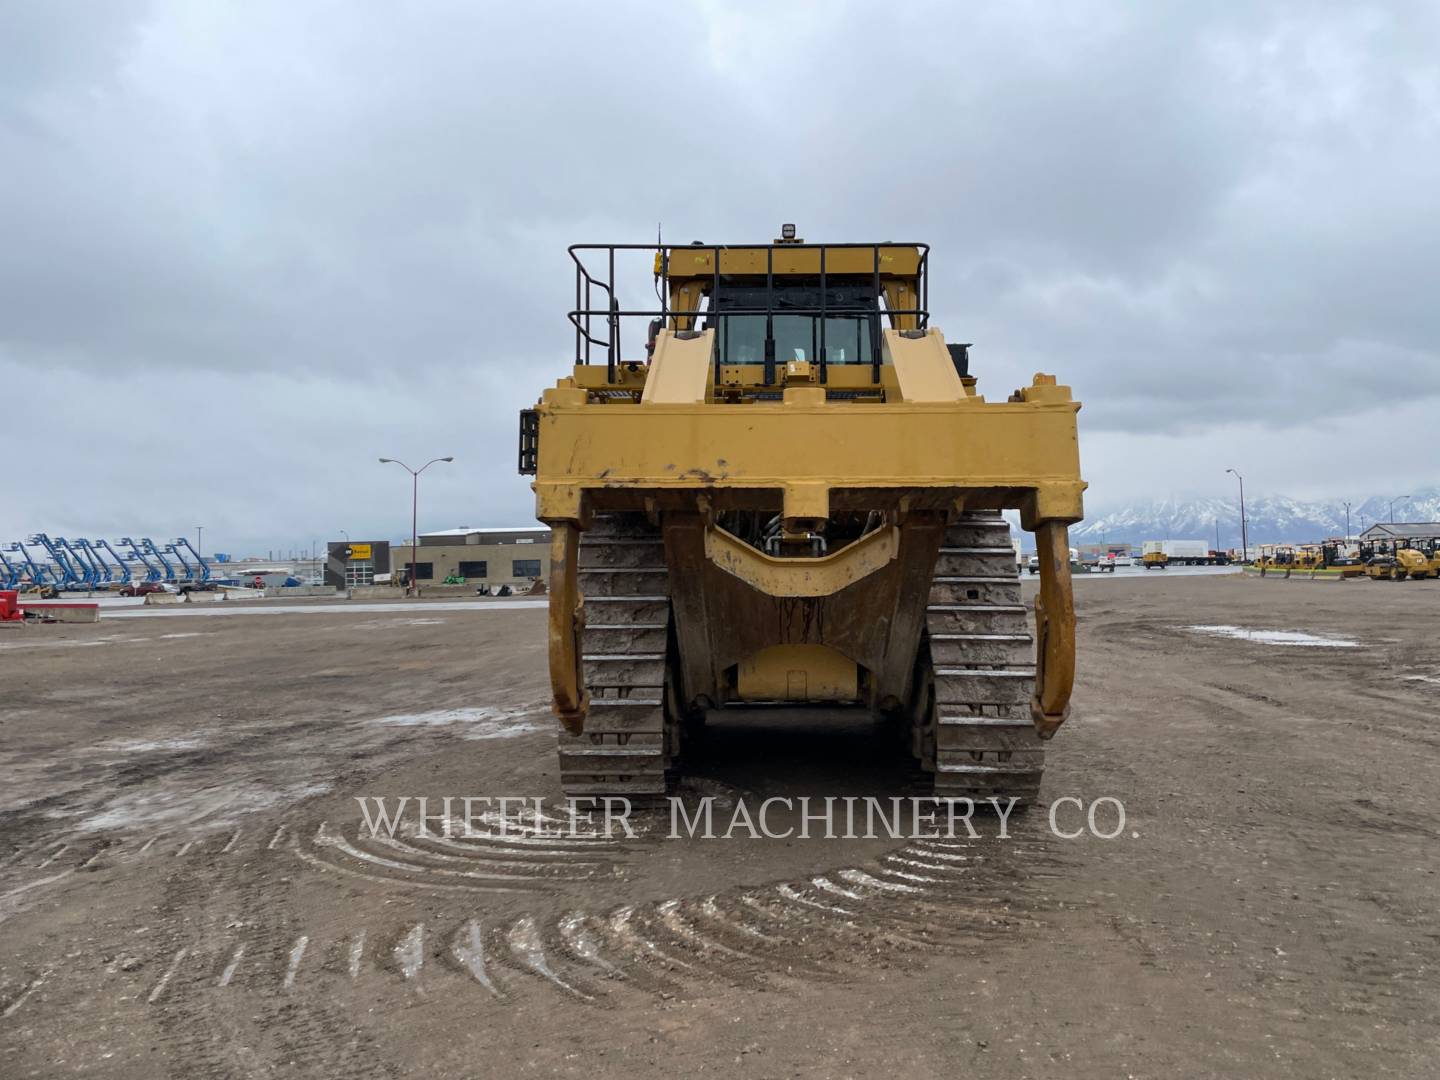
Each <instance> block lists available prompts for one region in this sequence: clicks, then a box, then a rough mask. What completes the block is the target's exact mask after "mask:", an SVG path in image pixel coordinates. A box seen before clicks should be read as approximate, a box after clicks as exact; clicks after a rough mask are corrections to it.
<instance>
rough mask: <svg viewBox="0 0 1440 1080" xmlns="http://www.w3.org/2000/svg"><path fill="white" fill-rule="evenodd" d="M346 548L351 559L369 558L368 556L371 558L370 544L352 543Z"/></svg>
mask: <svg viewBox="0 0 1440 1080" xmlns="http://www.w3.org/2000/svg"><path fill="white" fill-rule="evenodd" d="M346 550H347V551H348V552H349V555H350V558H351V559H368V558H370V545H369V544H351V545H350V546H349V547H348V548H347V549H346Z"/></svg>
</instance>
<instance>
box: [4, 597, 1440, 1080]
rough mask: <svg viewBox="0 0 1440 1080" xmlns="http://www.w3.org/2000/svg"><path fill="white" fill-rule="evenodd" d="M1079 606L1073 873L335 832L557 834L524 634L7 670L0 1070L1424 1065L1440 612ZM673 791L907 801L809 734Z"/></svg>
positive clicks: (782, 735)
mask: <svg viewBox="0 0 1440 1080" xmlns="http://www.w3.org/2000/svg"><path fill="white" fill-rule="evenodd" d="M1031 589H1033V586H1032V585H1030V584H1029V583H1027V592H1028V591H1030V590H1031ZM1076 591H1077V594H1078V596H1077V603H1078V609H1079V615H1080V630H1081V639H1080V645H1081V660H1082V665H1081V670H1080V681H1079V686H1078V689H1077V693H1076V697H1075V708H1074V717H1073V719H1072V720H1071V721H1070V723H1069V725H1068V726H1067V727H1066V728H1065V729H1064V730H1063V731H1062V732H1061V733H1060V735H1059V736H1058V737H1057V738H1056V740H1055V741H1054V742H1053V743H1052V744H1051V748H1050V754H1051V757H1050V765H1049V770H1048V772H1047V775H1046V781H1045V790H1044V797H1045V802H1046V803H1049V802H1050V801H1053V800H1057V799H1061V798H1064V797H1073V798H1074V799H1078V800H1082V801H1083V803H1084V804H1086V805H1089V804H1090V803H1092V802H1093V800H1095V799H1097V798H1101V797H1105V796H1109V797H1113V798H1115V799H1119V800H1121V801H1123V804H1124V808H1125V813H1126V823H1125V828H1124V830H1123V832H1122V833H1121V835H1119V836H1118V837H1116V838H1114V839H1109V840H1102V839H1098V838H1095V837H1093V836H1082V837H1080V838H1077V839H1062V838H1060V837H1059V836H1057V835H1055V834H1054V833H1053V832H1052V830H1051V828H1050V823H1049V820H1048V813H1047V808H1046V806H1045V805H1042V806H1040V807H1037V808H1035V809H1032V810H1031V811H1030V812H1028V813H1027V814H1025V815H1024V817H1023V819H1016V818H1012V819H1011V821H1010V822H1009V837H1008V838H1005V839H1001V838H999V837H998V836H996V835H995V834H996V832H997V831H998V823H997V822H996V821H995V819H994V818H993V817H991V818H988V819H985V820H979V819H977V826H978V828H979V829H980V830H981V832H982V833H983V835H982V836H981V838H979V839H975V840H971V839H968V838H961V839H957V840H911V839H888V838H881V839H853V840H844V839H839V840H833V839H832V840H826V839H820V838H815V839H809V840H802V839H798V838H790V839H774V840H771V839H751V838H749V837H748V836H744V835H736V836H733V837H732V838H731V839H729V840H726V839H721V838H717V839H712V840H700V839H668V838H666V837H665V836H664V835H663V834H664V832H665V830H666V828H668V821H658V822H650V823H649V824H648V826H647V824H646V822H645V821H641V822H639V824H640V825H641V826H646V827H643V828H641V829H640V835H639V836H638V837H637V838H636V839H633V840H630V839H622V838H615V839H607V838H605V837H604V836H601V835H593V834H586V835H581V836H569V837H557V836H554V835H550V834H548V833H544V832H540V831H534V830H532V831H530V832H522V833H520V834H518V835H516V834H515V833H513V832H506V833H504V834H502V832H501V830H500V829H499V826H498V824H497V823H496V822H495V821H493V820H489V821H488V823H482V827H481V828H480V830H479V832H478V833H477V834H476V835H473V836H468V837H464V838H461V839H453V838H452V839H448V840H447V839H444V838H433V839H427V838H424V837H417V836H414V835H409V834H406V833H404V832H403V831H402V832H400V833H397V834H396V836H395V837H393V838H391V837H388V836H384V835H382V836H380V837H378V838H377V837H371V836H369V835H368V834H364V833H363V830H362V829H361V817H360V812H359V808H358V804H357V803H356V797H357V796H363V797H376V796H387V797H398V796H401V795H412V796H419V795H426V796H429V797H430V798H431V799H432V800H438V799H439V798H441V797H443V796H445V795H451V796H456V797H461V796H474V797H483V796H499V795H507V796H526V795H528V796H534V795H543V796H547V797H550V798H558V790H557V788H556V770H555V767H554V764H553V760H552V755H553V738H552V735H551V730H552V729H551V721H550V719H549V717H548V715H547V713H546V711H545V705H544V702H545V698H546V690H545V682H546V680H545V672H544V665H545V648H544V613H543V611H541V610H538V609H537V608H535V607H531V606H520V605H512V606H509V607H505V606H502V605H499V604H496V605H491V606H488V607H485V608H479V609H470V610H456V609H454V608H452V607H445V608H441V607H436V606H435V605H427V604H426V603H424V602H419V603H416V604H411V605H397V607H396V608H395V609H394V610H393V611H381V612H376V611H356V612H352V613H331V612H324V613H322V612H319V611H314V612H304V613H291V614H276V615H267V616H258V615H255V616H243V617H242V616H236V615H227V616H218V615H217V616H208V617H207V616H204V615H201V614H185V615H175V616H169V615H167V616H163V617H145V618H118V617H117V618H107V619H106V620H104V621H103V622H102V623H100V624H99V625H97V626H73V627H64V626H50V627H38V628H28V629H25V630H15V631H5V632H4V633H0V686H3V694H4V706H3V709H0V1076H3V1077H6V1078H11V1077H15V1078H19V1077H51V1076H72V1075H96V1076H119V1077H136V1078H147V1080H148V1078H152V1077H156V1076H173V1077H185V1078H195V1077H231V1076H234V1077H254V1076H267V1077H268V1076H304V1077H312V1076H313V1077H372V1076H373V1077H410V1076H414V1077H422V1076H423V1077H486V1076H576V1077H587V1078H590V1077H597V1076H599V1077H607V1076H625V1077H652V1076H653V1077H676V1076H687V1077H688V1076H696V1075H720V1076H733V1077H843V1076H879V1075H904V1076H906V1077H929V1076H942V1075H943V1076H972V1077H1026V1076H1033V1077H1051V1076H1053V1077H1067V1078H1074V1077H1117V1076H1118V1077H1124V1076H1134V1077H1199V1076H1224V1077H1237V1076H1262V1075H1263V1076H1274V1077H1305V1078H1310V1077H1362V1076H1363V1077H1392V1076H1393V1077H1432V1076H1435V1075H1437V1073H1440V1017H1437V1010H1436V1002H1437V1000H1440V920H1437V916H1436V909H1437V899H1440V878H1437V866H1440V860H1437V859H1436V841H1437V834H1440V798H1437V792H1440V645H1437V639H1436V625H1437V623H1436V615H1437V613H1440V583H1437V582H1418V583H1416V582H1407V583H1371V582H1347V583H1338V584H1337V583H1329V582H1304V581H1288V582H1287V581H1257V580H1244V579H1241V578H1239V577H1237V576H1212V577H1201V576H1182V575H1172V576H1170V577H1168V578H1161V577H1160V576H1159V575H1156V576H1155V577H1153V578H1129V579H1115V580H1108V579H1099V580H1086V579H1082V580H1080V581H1078V582H1077V585H1076ZM1197 625H1203V626H1235V627H1241V628H1246V629H1252V630H1280V631H1301V632H1305V633H1308V634H1312V635H1318V636H1321V637H1323V638H1326V639H1344V640H1348V641H1353V642H1355V643H1357V645H1358V647H1354V648H1338V647H1321V646H1315V645H1309V646H1305V645H1301V646H1296V645H1278V644H1270V643H1267V642H1265V641H1263V640H1254V639H1242V638H1235V637H1229V636H1224V633H1223V632H1208V633H1207V632H1197V631H1195V630H1192V629H1188V628H1189V627H1192V626H1197ZM697 768H698V769H699V772H700V775H699V777H698V778H697V779H696V780H694V781H692V782H690V783H688V785H687V791H688V792H689V795H690V797H691V800H692V804H694V800H695V799H696V798H698V797H699V796H700V795H704V794H714V795H718V796H719V799H718V801H717V803H716V804H715V805H716V806H718V807H721V808H725V807H730V806H733V805H734V800H735V799H736V798H737V797H739V798H743V799H744V800H745V801H746V803H747V805H750V806H751V807H752V808H753V807H754V806H755V805H756V804H757V803H758V800H759V799H763V798H764V797H766V796H770V795H781V796H791V797H794V796H799V795H812V796H820V795H825V794H833V795H842V796H843V795H866V794H871V795H879V796H892V795H907V794H910V793H912V792H913V791H914V777H913V774H912V773H911V772H910V770H909V768H908V767H907V765H906V763H905V762H904V761H903V760H902V759H900V758H898V757H897V756H896V753H895V751H894V750H893V749H892V748H891V747H890V746H889V744H888V743H886V742H884V741H882V739H881V738H880V736H879V735H878V734H877V733H876V732H875V731H873V730H872V729H871V727H870V725H869V724H868V723H867V722H865V721H863V720H861V719H858V718H856V717H854V716H851V715H844V714H824V713H804V714H798V715H791V716H787V715H784V714H780V715H776V714H767V713H758V714H746V715H744V716H741V717H739V718H735V719H727V718H717V719H715V720H713V721H712V724H711V730H710V734H709V738H708V742H707V745H706V747H705V755H704V757H703V758H702V760H701V761H700V762H699V763H698V765H697ZM783 816H784V815H782V818H783ZM727 820H728V818H727ZM1057 822H1058V824H1059V826H1060V827H1061V828H1062V829H1063V830H1065V831H1067V832H1068V831H1071V830H1074V829H1076V828H1077V827H1078V826H1079V825H1082V824H1083V823H1084V816H1083V814H1081V813H1079V812H1078V811H1077V810H1076V806H1075V804H1074V803H1064V804H1061V805H1060V806H1059V808H1058V810H1057ZM1115 823H1116V822H1115V816H1114V807H1113V805H1112V804H1103V805H1102V806H1101V808H1100V810H1099V811H1098V812H1097V824H1098V826H1099V827H1100V829H1101V830H1103V831H1107V832H1108V831H1110V830H1111V829H1112V828H1113V826H1114V825H1115Z"/></svg>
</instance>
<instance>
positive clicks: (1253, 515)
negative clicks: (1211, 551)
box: [1070, 488, 1440, 548]
mask: <svg viewBox="0 0 1440 1080" xmlns="http://www.w3.org/2000/svg"><path fill="white" fill-rule="evenodd" d="M1389 520H1390V503H1389V501H1388V500H1387V499H1382V498H1378V497H1376V498H1370V499H1366V500H1364V501H1361V502H1357V501H1354V500H1352V501H1351V503H1350V533H1351V535H1358V534H1359V533H1360V532H1361V530H1362V529H1365V528H1367V527H1369V526H1371V525H1373V524H1375V523H1376V522H1377V521H1389ZM1395 520H1396V521H1440V488H1426V489H1424V490H1418V491H1416V492H1415V493H1414V494H1413V495H1412V496H1411V498H1409V499H1406V500H1403V501H1398V502H1396V503H1395ZM1217 522H1218V524H1219V528H1220V547H1221V548H1232V547H1233V548H1238V547H1239V546H1240V500H1239V498H1238V497H1236V498H1229V499H1191V500H1188V501H1184V502H1177V501H1172V500H1168V499H1166V500H1159V501H1146V502H1135V503H1130V504H1129V505H1126V506H1120V507H1114V508H1111V509H1109V510H1108V511H1092V512H1091V513H1090V515H1089V516H1088V517H1086V519H1085V520H1084V521H1083V522H1081V523H1080V524H1079V525H1076V526H1074V527H1073V528H1072V529H1071V530H1070V542H1071V543H1072V544H1099V543H1102V542H1105V543H1125V544H1137V545H1138V544H1140V543H1142V542H1144V541H1146V540H1206V541H1208V542H1209V544H1210V546H1211V547H1214V546H1215V528H1216V524H1217ZM1245 522H1246V526H1247V530H1248V533H1249V539H1250V543H1251V544H1300V543H1307V542H1311V541H1316V540H1323V539H1325V538H1326V537H1330V536H1343V535H1345V502H1344V500H1343V499H1328V500H1325V501H1321V502H1304V501H1302V500H1300V499H1291V498H1287V497H1286V496H1284V495H1263V494H1260V493H1256V494H1254V495H1251V494H1249V493H1247V494H1246V498H1245Z"/></svg>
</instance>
